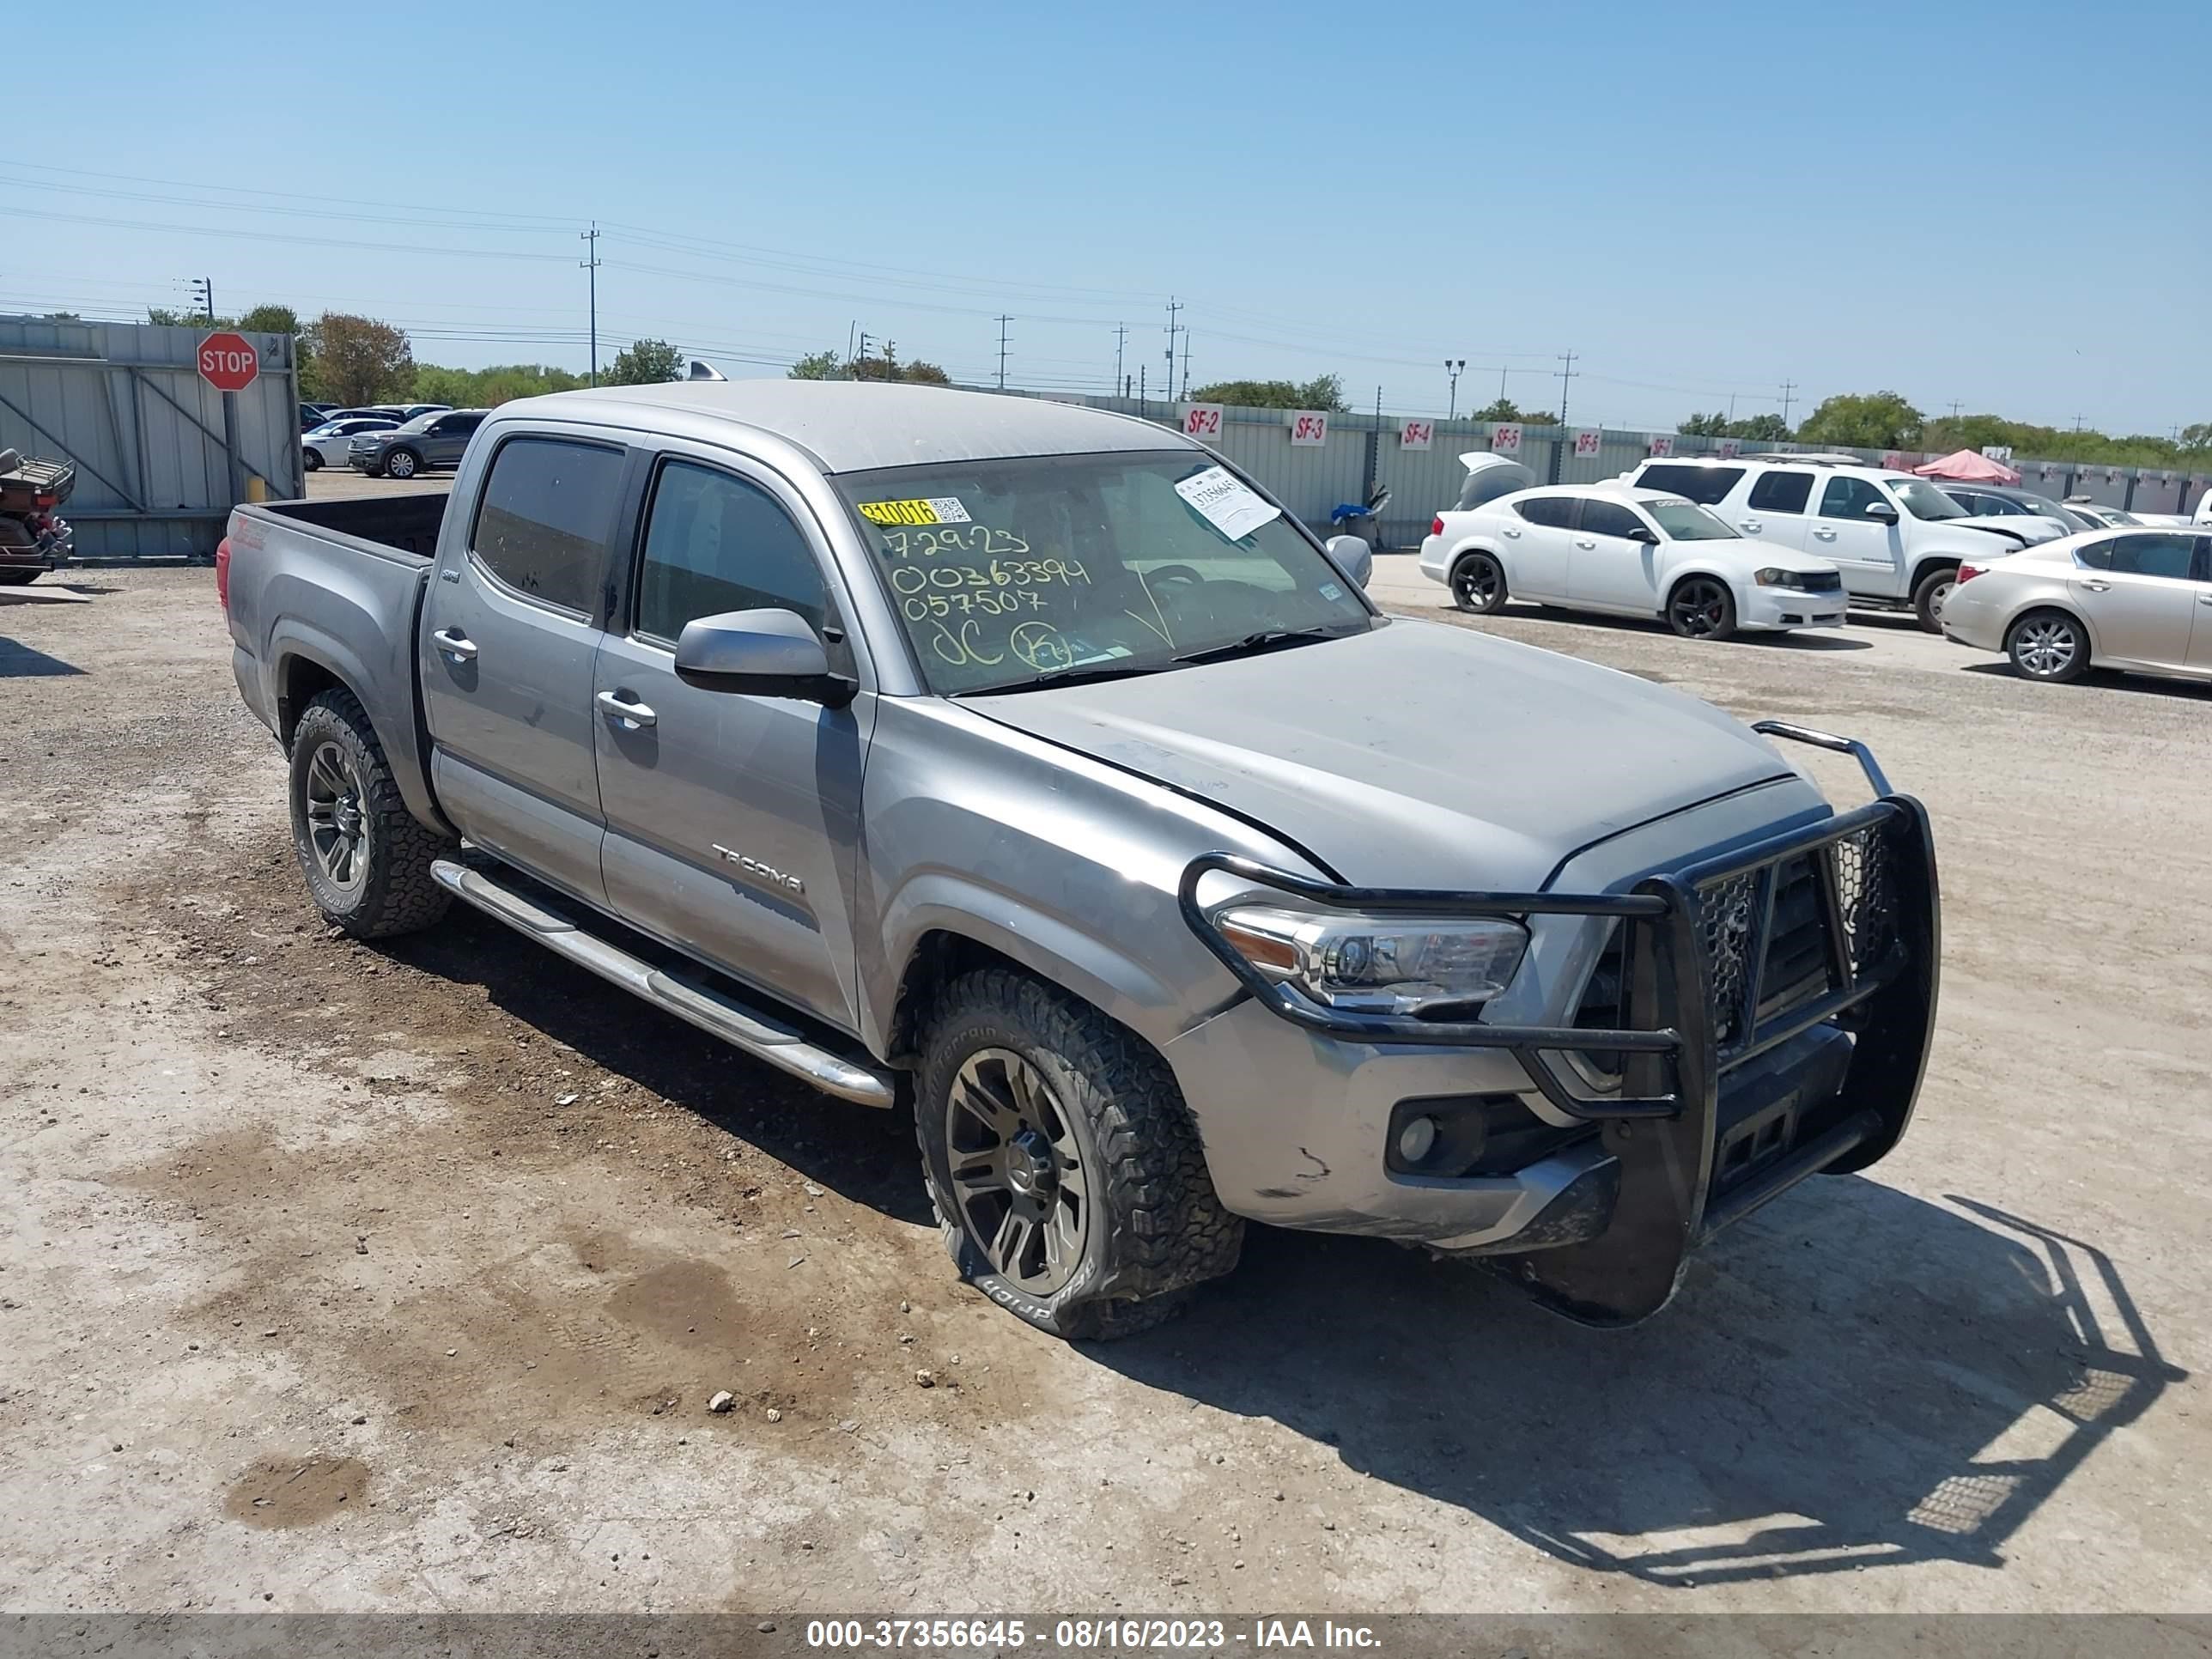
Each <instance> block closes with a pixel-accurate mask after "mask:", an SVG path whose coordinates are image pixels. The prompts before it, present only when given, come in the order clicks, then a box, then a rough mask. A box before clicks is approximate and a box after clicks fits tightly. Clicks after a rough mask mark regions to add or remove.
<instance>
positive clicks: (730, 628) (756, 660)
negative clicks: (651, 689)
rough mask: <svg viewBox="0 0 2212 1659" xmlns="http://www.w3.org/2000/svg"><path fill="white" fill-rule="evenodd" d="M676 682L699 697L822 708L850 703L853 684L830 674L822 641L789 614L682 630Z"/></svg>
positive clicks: (748, 616)
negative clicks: (710, 694) (722, 695)
mask: <svg viewBox="0 0 2212 1659" xmlns="http://www.w3.org/2000/svg"><path fill="white" fill-rule="evenodd" d="M676 678H678V679H680V680H682V681H683V682H684V684H686V685H696V686H697V687H698V688H699V689H700V690H702V691H736V692H741V693H743V694H744V695H746V696H755V697H796V698H798V699H799V700H800V701H802V702H818V703H820V704H822V705H823V707H824V708H843V707H844V706H845V705H846V704H847V703H848V702H852V701H853V693H854V690H857V689H858V688H856V687H855V686H854V684H853V682H852V681H850V680H848V679H846V678H843V677H842V676H841V675H837V674H833V673H831V672H830V671H829V652H828V650H827V649H826V648H824V647H823V643H822V640H821V636H820V635H817V634H816V633H815V631H814V630H813V629H811V627H809V626H808V625H807V623H806V619H805V617H801V616H800V615H799V613H798V612H797V611H781V610H775V611H723V612H722V613H721V614H720V615H719V616H714V617H695V618H694V619H693V620H692V621H690V622H688V623H684V636H683V637H682V638H681V639H679V640H678V641H676Z"/></svg>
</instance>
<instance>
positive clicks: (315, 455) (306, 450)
mask: <svg viewBox="0 0 2212 1659" xmlns="http://www.w3.org/2000/svg"><path fill="white" fill-rule="evenodd" d="M300 461H301V465H303V466H305V467H306V468H307V471H310V472H319V471H322V470H323V452H322V451H321V450H319V449H316V448H314V447H311V446H309V445H306V444H302V445H301V447H300Z"/></svg>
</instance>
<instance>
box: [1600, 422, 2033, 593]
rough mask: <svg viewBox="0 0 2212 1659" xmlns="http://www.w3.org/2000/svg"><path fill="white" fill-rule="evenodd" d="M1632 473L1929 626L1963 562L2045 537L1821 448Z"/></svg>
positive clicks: (1904, 476)
mask: <svg viewBox="0 0 2212 1659" xmlns="http://www.w3.org/2000/svg"><path fill="white" fill-rule="evenodd" d="M1627 476H1628V478H1629V481H1630V482H1631V483H1635V484H1638V485H1639V486H1641V487H1642V488H1644V489H1664V490H1668V491H1670V492H1672V493H1673V494H1675V495H1684V496H1687V497H1688V498H1689V499H1690V500H1691V501H1695V502H1697V503H1698V504H1699V506H1701V507H1711V508H1712V509H1713V511H1714V512H1715V513H1718V514H1719V515H1720V516H1721V517H1722V518H1723V519H1725V520H1728V522H1729V523H1730V524H1732V525H1734V526H1735V527H1736V528H1737V529H1738V530H1741V532H1743V533H1744V534H1745V535H1747V536H1756V537H1758V538H1759V539H1760V540H1762V541H1769V542H1777V543H1779V544H1782V545H1783V546H1784V547H1794V548H1797V549H1800V550H1803V551H1805V552H1808V553H1813V554H1816V555H1818V556H1820V557H1821V558H1824V559H1831V560H1833V561H1834V562H1835V565H1836V568H1838V570H1840V571H1841V572H1843V576H1844V587H1845V588H1847V589H1848V590H1849V591H1850V595H1851V598H1852V599H1854V600H1856V601H1857V602H1858V603H1860V604H1862V605H1875V606H1880V607H1882V608H1884V609H1888V610H1910V611H1912V612H1913V613H1914V614H1915V615H1917V617H1919V619H1920V625H1921V626H1922V627H1923V628H1924V629H1927V630H1928V631H1929V633H1931V634H1933V633H1936V632H1938V631H1940V629H1941V628H1942V622H1941V617H1942V611H1943V602H1944V600H1945V599H1948V597H1949V596H1950V592H1951V587H1952V585H1953V583H1954V581H1955V580H1957V573H1958V568H1959V566H1960V563H1961V562H1964V561H1966V560H1967V559H1978V560H1980V561H1981V562H1984V563H1987V562H1989V561H1990V560H1991V559H1993V558H1996V557H2000V556H2002V554H2004V553H2006V552H2009V551H2013V550H2017V549H2020V548H2022V547H2027V546H2029V545H2031V544H2033V543H2035V542H2039V541H2043V540H2047V539H2049V538H2048V537H2047V536H2046V535H2045V533H2043V532H2040V531H2039V530H2036V529H2032V528H2030V527H2029V526H2030V522H2031V521H2029V520H2021V519H2011V518H2002V519H1984V518H1974V517H1972V516H1970V515H1969V514H1968V513H1966V509H1965V508H1963V507H1960V505H1959V504H1958V503H1957V502H1956V501H1953V500H1952V499H1951V498H1950V497H1949V496H1948V495H1945V494H1944V493H1943V492H1942V490H1940V489H1937V488H1936V486H1935V485H1934V484H1932V483H1929V482H1928V481H1927V480H1926V479H1925V478H1916V477H1911V475H1910V474H1908V473H1902V472H1889V471H1884V470H1883V469H1881V468H1880V467H1875V466H1864V465H1857V464H1852V465H1839V464H1835V463H1832V462H1829V461H1827V460H1825V459H1822V458H1820V457H1818V456H1789V457H1784V458H1780V459H1771V460H1768V459H1759V458H1757V457H1742V458H1740V459H1735V460H1729V461H1721V460H1649V461H1645V462H1644V463H1643V465H1640V466H1638V468H1637V469H1636V470H1635V471H1633V472H1632V473H1630V474H1628V475H1627Z"/></svg>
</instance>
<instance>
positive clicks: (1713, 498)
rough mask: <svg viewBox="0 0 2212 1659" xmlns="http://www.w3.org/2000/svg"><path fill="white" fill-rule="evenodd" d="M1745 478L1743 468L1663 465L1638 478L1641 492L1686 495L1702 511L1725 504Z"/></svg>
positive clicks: (1647, 470)
mask: <svg viewBox="0 0 2212 1659" xmlns="http://www.w3.org/2000/svg"><path fill="white" fill-rule="evenodd" d="M1742 477H1743V469H1742V468H1741V467H1740V466H1683V465H1665V464H1663V463H1662V465H1656V466H1647V467H1645V468H1644V471H1641V472H1639V473H1638V474H1637V477H1636V483H1637V487H1638V489H1666V490H1671V491H1673V492H1674V494H1675V495H1686V496H1688V497H1689V498H1690V499H1691V500H1692V501H1695V502H1696V503H1697V504H1698V505H1699V507H1711V506H1714V505H1715V504H1717V503H1718V502H1720V501H1725V500H1726V499H1727V498H1728V493H1729V490H1731V489H1735V487H1736V484H1737V483H1738V482H1739V481H1740V480H1741V478H1742Z"/></svg>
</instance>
